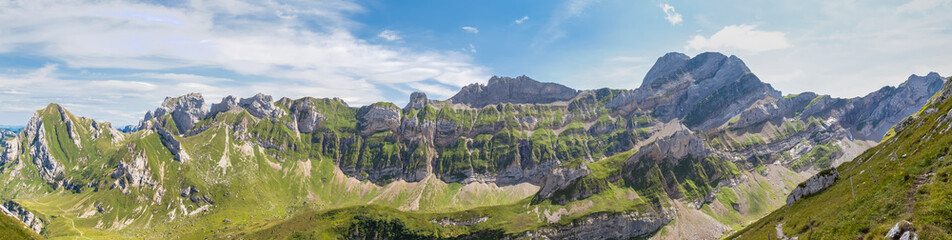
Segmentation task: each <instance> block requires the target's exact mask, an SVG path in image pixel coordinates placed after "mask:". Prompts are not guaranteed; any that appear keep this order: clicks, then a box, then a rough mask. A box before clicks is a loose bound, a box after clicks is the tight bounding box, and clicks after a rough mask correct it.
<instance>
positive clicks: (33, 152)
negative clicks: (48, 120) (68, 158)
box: [24, 113, 63, 186]
mask: <svg viewBox="0 0 952 240" xmlns="http://www.w3.org/2000/svg"><path fill="white" fill-rule="evenodd" d="M24 132H25V135H24V136H26V138H27V141H29V143H30V145H29V146H27V148H28V149H30V157H31V158H33V164H34V165H36V167H37V170H38V171H39V175H40V178H41V179H43V181H44V182H46V183H48V184H50V185H54V186H56V185H57V184H59V180H60V179H61V178H62V177H63V164H62V163H60V162H59V161H58V160H57V159H56V158H54V157H53V155H52V154H51V153H50V149H49V146H48V144H47V140H46V128H45V127H44V126H43V117H42V116H41V115H40V114H39V113H34V114H33V117H32V118H30V122H29V124H27V127H26V129H25V130H24Z"/></svg>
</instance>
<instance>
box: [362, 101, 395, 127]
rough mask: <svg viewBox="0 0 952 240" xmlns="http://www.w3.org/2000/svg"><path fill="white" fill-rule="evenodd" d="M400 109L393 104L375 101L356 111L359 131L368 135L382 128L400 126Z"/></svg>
mask: <svg viewBox="0 0 952 240" xmlns="http://www.w3.org/2000/svg"><path fill="white" fill-rule="evenodd" d="M400 112H401V111H400V109H399V108H397V106H395V105H393V104H387V103H375V104H371V105H370V106H364V107H361V108H360V110H358V111H357V119H358V126H359V128H360V131H361V133H363V134H364V135H369V134H371V133H374V132H378V131H383V130H396V129H397V127H399V126H400Z"/></svg>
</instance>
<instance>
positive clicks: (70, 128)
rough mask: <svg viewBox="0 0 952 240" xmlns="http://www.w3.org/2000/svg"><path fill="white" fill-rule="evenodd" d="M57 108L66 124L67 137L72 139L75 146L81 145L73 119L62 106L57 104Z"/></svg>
mask: <svg viewBox="0 0 952 240" xmlns="http://www.w3.org/2000/svg"><path fill="white" fill-rule="evenodd" d="M57 110H59V114H60V118H61V119H62V120H63V123H64V124H65V125H66V131H67V132H69V139H70V140H73V144H76V147H82V146H83V145H82V141H81V140H80V139H79V133H77V132H76V131H77V129H76V124H74V123H73V119H72V118H70V117H69V114H68V113H66V109H63V107H60V106H58V105H57Z"/></svg>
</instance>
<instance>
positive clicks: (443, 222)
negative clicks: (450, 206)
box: [430, 217, 489, 227]
mask: <svg viewBox="0 0 952 240" xmlns="http://www.w3.org/2000/svg"><path fill="white" fill-rule="evenodd" d="M486 220H489V217H477V218H472V219H467V220H460V219H450V218H442V219H439V220H437V219H432V220H430V222H431V223H436V224H439V225H440V226H444V227H446V226H473V225H476V224H480V223H483V222H486Z"/></svg>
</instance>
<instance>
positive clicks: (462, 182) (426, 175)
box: [0, 53, 942, 239]
mask: <svg viewBox="0 0 952 240" xmlns="http://www.w3.org/2000/svg"><path fill="white" fill-rule="evenodd" d="M936 82H938V84H941V82H942V80H941V79H940V78H939V77H938V75H937V74H930V75H928V76H925V77H917V76H913V77H911V78H910V80H908V81H907V82H906V83H904V84H902V85H900V86H899V87H896V88H892V87H887V88H883V89H881V90H880V91H877V92H875V93H872V94H870V95H868V96H865V97H862V98H854V99H837V98H831V97H829V96H822V95H817V94H814V93H801V94H791V95H786V96H784V95H782V94H781V93H780V92H779V91H777V90H775V89H773V88H772V87H771V86H770V85H769V84H766V83H764V82H762V81H761V80H760V79H759V78H758V77H757V76H756V75H754V74H753V73H751V71H750V69H748V68H747V67H746V65H745V64H744V62H743V61H741V60H740V59H739V58H737V57H735V56H725V55H722V54H719V53H703V54H700V55H698V56H695V57H694V58H691V57H688V56H686V55H684V54H680V53H670V54H667V55H665V56H663V57H661V58H659V59H658V61H657V63H656V65H655V66H654V67H652V69H651V70H650V71H649V72H648V74H647V75H646V77H645V79H644V81H643V83H642V86H641V87H639V88H637V89H633V90H620V89H607V88H603V89H596V90H575V89H571V88H568V87H566V86H563V85H559V84H555V83H541V82H538V81H535V80H533V79H531V78H529V77H526V76H521V77H517V78H508V77H493V78H492V79H490V80H489V81H488V83H487V84H485V85H483V84H472V85H468V86H465V87H463V88H462V89H461V91H460V92H459V93H457V94H456V95H455V96H453V97H452V98H450V99H447V100H433V99H428V98H427V97H426V95H425V94H423V93H413V94H411V96H410V100H409V102H408V104H407V105H406V106H404V107H403V108H400V107H398V106H397V105H395V104H392V103H385V102H379V103H374V104H370V105H367V106H361V107H355V106H350V105H348V104H347V103H345V102H344V101H343V100H341V99H339V98H311V97H305V98H300V99H289V98H280V99H277V100H275V99H274V98H273V97H272V96H268V95H264V94H257V95H255V96H252V97H249V98H237V97H233V96H228V97H225V98H224V99H222V100H221V102H220V103H213V104H211V106H208V105H206V104H205V99H204V98H203V97H202V95H201V94H198V93H192V94H187V95H184V96H180V97H169V98H166V99H165V101H163V103H162V105H161V106H159V107H158V108H157V109H155V110H154V111H150V112H149V113H147V114H146V115H145V116H144V118H143V119H142V121H141V122H140V123H139V124H138V125H137V126H136V127H130V128H128V129H125V130H126V131H123V132H120V131H118V130H116V129H114V128H112V126H111V125H109V124H108V123H100V122H96V121H94V120H90V119H85V118H81V117H76V116H74V115H72V114H71V113H69V112H68V111H67V110H66V109H64V108H62V107H61V106H59V105H56V104H51V105H50V106H48V107H47V108H45V109H42V110H40V111H38V112H37V113H36V114H35V115H34V117H33V118H32V119H31V120H30V123H29V124H28V126H27V128H26V129H25V130H24V131H22V132H20V133H19V134H18V135H17V136H16V137H15V138H13V139H8V141H6V144H4V146H5V149H4V151H2V154H0V179H3V180H4V183H5V185H4V186H3V187H2V188H0V199H2V200H4V201H10V202H12V203H15V204H18V205H17V206H20V208H18V209H16V211H17V212H18V213H31V214H33V216H35V219H39V222H40V223H43V225H42V226H41V227H40V229H39V230H36V231H37V232H38V233H40V234H42V235H44V236H46V237H54V238H55V237H73V236H77V235H78V236H97V237H103V238H105V237H120V238H167V237H169V236H175V237H182V238H205V237H210V238H245V239H248V238H251V239H273V238H288V237H303V238H307V237H311V238H331V237H337V238H360V237H368V236H391V237H392V238H543V239H544V238H552V239H563V238H567V239H581V238H596V239H600V238H634V237H646V236H649V235H651V234H654V236H657V237H661V238H665V237H672V238H677V237H679V236H697V233H698V232H697V231H698V230H697V229H707V230H710V231H709V232H704V234H705V235H703V236H702V237H704V236H707V237H710V238H716V237H717V236H718V235H719V234H722V233H723V232H721V231H720V230H729V229H731V228H735V227H740V226H742V225H744V224H745V223H746V222H748V221H751V220H755V219H757V218H759V217H761V216H763V215H764V214H766V213H767V212H769V211H770V210H772V209H776V208H778V207H780V206H782V205H783V204H784V202H785V201H784V200H785V198H786V196H787V194H788V193H790V191H792V190H793V189H794V188H795V186H796V184H797V183H799V182H800V181H802V180H805V179H807V178H808V177H809V176H810V175H811V174H813V173H816V172H818V171H820V170H822V169H826V168H828V167H831V166H835V165H837V164H839V163H841V162H843V161H845V160H848V159H850V158H851V156H852V154H855V153H856V152H858V151H862V150H865V149H867V148H869V147H872V145H873V144H875V142H877V141H879V140H880V139H881V138H882V137H883V136H882V134H880V133H883V134H885V133H886V132H887V131H888V128H889V126H892V125H894V124H896V123H898V122H899V121H900V119H902V118H903V117H905V116H901V115H902V114H911V113H909V111H908V110H907V108H908V107H909V106H916V105H918V106H922V105H923V104H926V99H928V98H929V97H930V96H932V95H933V94H934V93H935V91H938V88H936V87H935V84H936ZM903 106H905V108H904V107H903ZM918 106H916V107H918ZM884 129H885V130H884ZM8 211H9V212H13V211H12V210H11V209H9V208H8ZM19 215H22V214H19ZM19 215H18V216H19ZM54 216H55V217H54ZM18 218H19V217H18ZM328 223H333V224H328ZM30 224H33V223H30ZM693 224H700V225H693ZM31 226H33V225H31ZM662 229H664V230H662ZM707 230H705V231H707Z"/></svg>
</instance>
